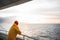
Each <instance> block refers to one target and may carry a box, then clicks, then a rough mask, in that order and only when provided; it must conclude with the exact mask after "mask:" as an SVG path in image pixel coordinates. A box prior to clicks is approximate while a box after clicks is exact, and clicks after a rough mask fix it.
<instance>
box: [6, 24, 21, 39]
mask: <svg viewBox="0 0 60 40" xmlns="http://www.w3.org/2000/svg"><path fill="white" fill-rule="evenodd" d="M17 34H20V35H21V31H20V30H19V28H18V26H17V25H16V24H13V26H12V27H11V28H10V30H9V32H8V35H7V40H16V36H17Z"/></svg>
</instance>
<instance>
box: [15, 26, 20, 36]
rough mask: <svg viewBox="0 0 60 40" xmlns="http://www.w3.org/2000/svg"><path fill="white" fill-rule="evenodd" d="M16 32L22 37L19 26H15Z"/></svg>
mask: <svg viewBox="0 0 60 40" xmlns="http://www.w3.org/2000/svg"><path fill="white" fill-rule="evenodd" d="M15 30H16V31H17V33H18V34H20V35H21V31H20V30H19V28H18V26H17V25H16V26H15Z"/></svg>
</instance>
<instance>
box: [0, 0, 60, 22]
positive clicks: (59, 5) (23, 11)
mask: <svg viewBox="0 0 60 40" xmlns="http://www.w3.org/2000/svg"><path fill="white" fill-rule="evenodd" d="M0 14H1V16H3V17H5V16H6V17H7V16H18V18H17V19H18V20H21V21H24V22H40V21H41V19H43V20H45V19H46V18H48V19H49V18H52V19H55V18H57V19H60V0H32V1H30V2H27V3H24V4H20V5H17V6H13V7H10V8H7V9H4V10H0ZM6 14H7V15H6Z"/></svg>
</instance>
